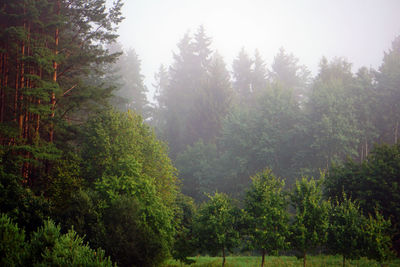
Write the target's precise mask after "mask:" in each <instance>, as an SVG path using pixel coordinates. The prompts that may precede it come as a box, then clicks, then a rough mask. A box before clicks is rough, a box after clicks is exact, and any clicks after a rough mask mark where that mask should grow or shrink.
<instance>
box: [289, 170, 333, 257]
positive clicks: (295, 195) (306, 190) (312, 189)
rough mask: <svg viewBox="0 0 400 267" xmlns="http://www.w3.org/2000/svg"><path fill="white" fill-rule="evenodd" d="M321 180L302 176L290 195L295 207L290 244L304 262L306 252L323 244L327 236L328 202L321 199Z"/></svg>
mask: <svg viewBox="0 0 400 267" xmlns="http://www.w3.org/2000/svg"><path fill="white" fill-rule="evenodd" d="M321 182H322V181H321V180H320V181H315V180H314V179H312V178H311V179H307V178H305V177H303V178H302V179H301V180H298V181H296V184H295V186H294V187H293V189H292V192H291V195H290V200H291V204H292V206H293V208H294V209H295V215H294V218H293V224H292V229H291V245H292V248H294V249H296V250H297V251H299V252H300V253H301V255H300V256H301V257H303V259H304V264H305V262H306V254H307V252H309V251H311V250H313V249H315V248H316V247H318V246H320V245H323V244H325V242H326V240H327V237H328V226H329V220H328V202H326V201H323V200H322V191H321V184H322V183H321Z"/></svg>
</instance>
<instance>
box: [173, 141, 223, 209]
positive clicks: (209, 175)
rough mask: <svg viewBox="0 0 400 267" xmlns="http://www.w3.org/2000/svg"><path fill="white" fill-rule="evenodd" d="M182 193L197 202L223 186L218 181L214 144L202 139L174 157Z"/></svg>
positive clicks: (216, 155)
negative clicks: (204, 141) (205, 142)
mask: <svg viewBox="0 0 400 267" xmlns="http://www.w3.org/2000/svg"><path fill="white" fill-rule="evenodd" d="M176 166H177V168H178V169H179V178H180V179H181V180H182V193H184V194H186V195H188V196H190V197H193V198H194V200H196V201H197V202H201V201H204V200H206V199H207V197H206V194H210V193H212V192H214V191H215V189H216V188H218V189H220V188H223V186H221V183H218V170H219V168H220V167H219V158H218V153H217V147H216V145H214V144H204V143H203V141H202V140H200V141H198V142H196V143H195V144H194V145H193V146H188V147H187V149H186V150H185V151H184V152H182V153H180V154H179V155H178V157H177V159H176Z"/></svg>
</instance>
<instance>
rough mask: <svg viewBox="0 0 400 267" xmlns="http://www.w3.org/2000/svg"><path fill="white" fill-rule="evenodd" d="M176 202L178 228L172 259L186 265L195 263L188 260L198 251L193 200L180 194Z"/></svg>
mask: <svg viewBox="0 0 400 267" xmlns="http://www.w3.org/2000/svg"><path fill="white" fill-rule="evenodd" d="M176 202H177V203H176V204H177V210H176V212H175V218H174V220H175V221H176V225H177V226H176V232H175V236H174V245H173V248H172V257H173V258H174V259H175V260H178V261H180V262H183V263H185V264H190V263H194V262H195V261H194V260H191V259H189V258H188V257H189V256H194V252H195V251H196V247H195V238H194V229H193V227H194V222H193V219H194V216H195V206H194V203H193V199H192V198H190V197H188V196H185V195H184V194H179V195H178V197H177V199H176Z"/></svg>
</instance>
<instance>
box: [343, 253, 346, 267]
mask: <svg viewBox="0 0 400 267" xmlns="http://www.w3.org/2000/svg"><path fill="white" fill-rule="evenodd" d="M345 266H346V256H344V255H343V267H345Z"/></svg>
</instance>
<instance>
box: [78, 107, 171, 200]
mask: <svg viewBox="0 0 400 267" xmlns="http://www.w3.org/2000/svg"><path fill="white" fill-rule="evenodd" d="M85 129H86V135H85V140H84V143H83V148H82V158H83V161H84V162H83V164H84V175H85V178H86V179H87V180H88V182H89V183H93V182H95V181H96V180H99V179H102V177H106V178H107V179H108V180H109V181H108V182H110V183H113V181H112V178H111V177H112V176H116V177H118V179H119V178H120V177H124V176H130V177H137V176H141V177H146V178H148V179H150V180H153V182H154V185H155V187H156V192H157V194H158V195H159V196H160V197H161V198H162V199H163V201H165V203H166V205H172V204H173V203H174V199H175V194H176V190H177V185H176V176H175V168H174V167H173V166H172V164H171V160H170V159H169V158H168V155H167V152H166V147H165V145H164V144H163V143H161V142H160V141H159V140H157V139H156V137H155V135H154V133H153V132H152V131H151V129H150V128H149V127H148V126H147V125H146V124H144V122H143V120H142V118H141V117H140V116H139V115H136V114H135V113H133V112H127V113H119V112H116V111H113V110H107V111H105V112H104V113H102V114H101V115H100V116H98V117H95V118H92V119H91V120H90V121H89V122H88V125H87V126H86V127H85ZM132 172H133V173H132ZM115 179H117V178H115ZM115 179H114V180H115ZM118 179H117V180H118ZM117 180H115V181H114V182H118V181H117ZM121 189H122V190H125V189H126V188H121Z"/></svg>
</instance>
